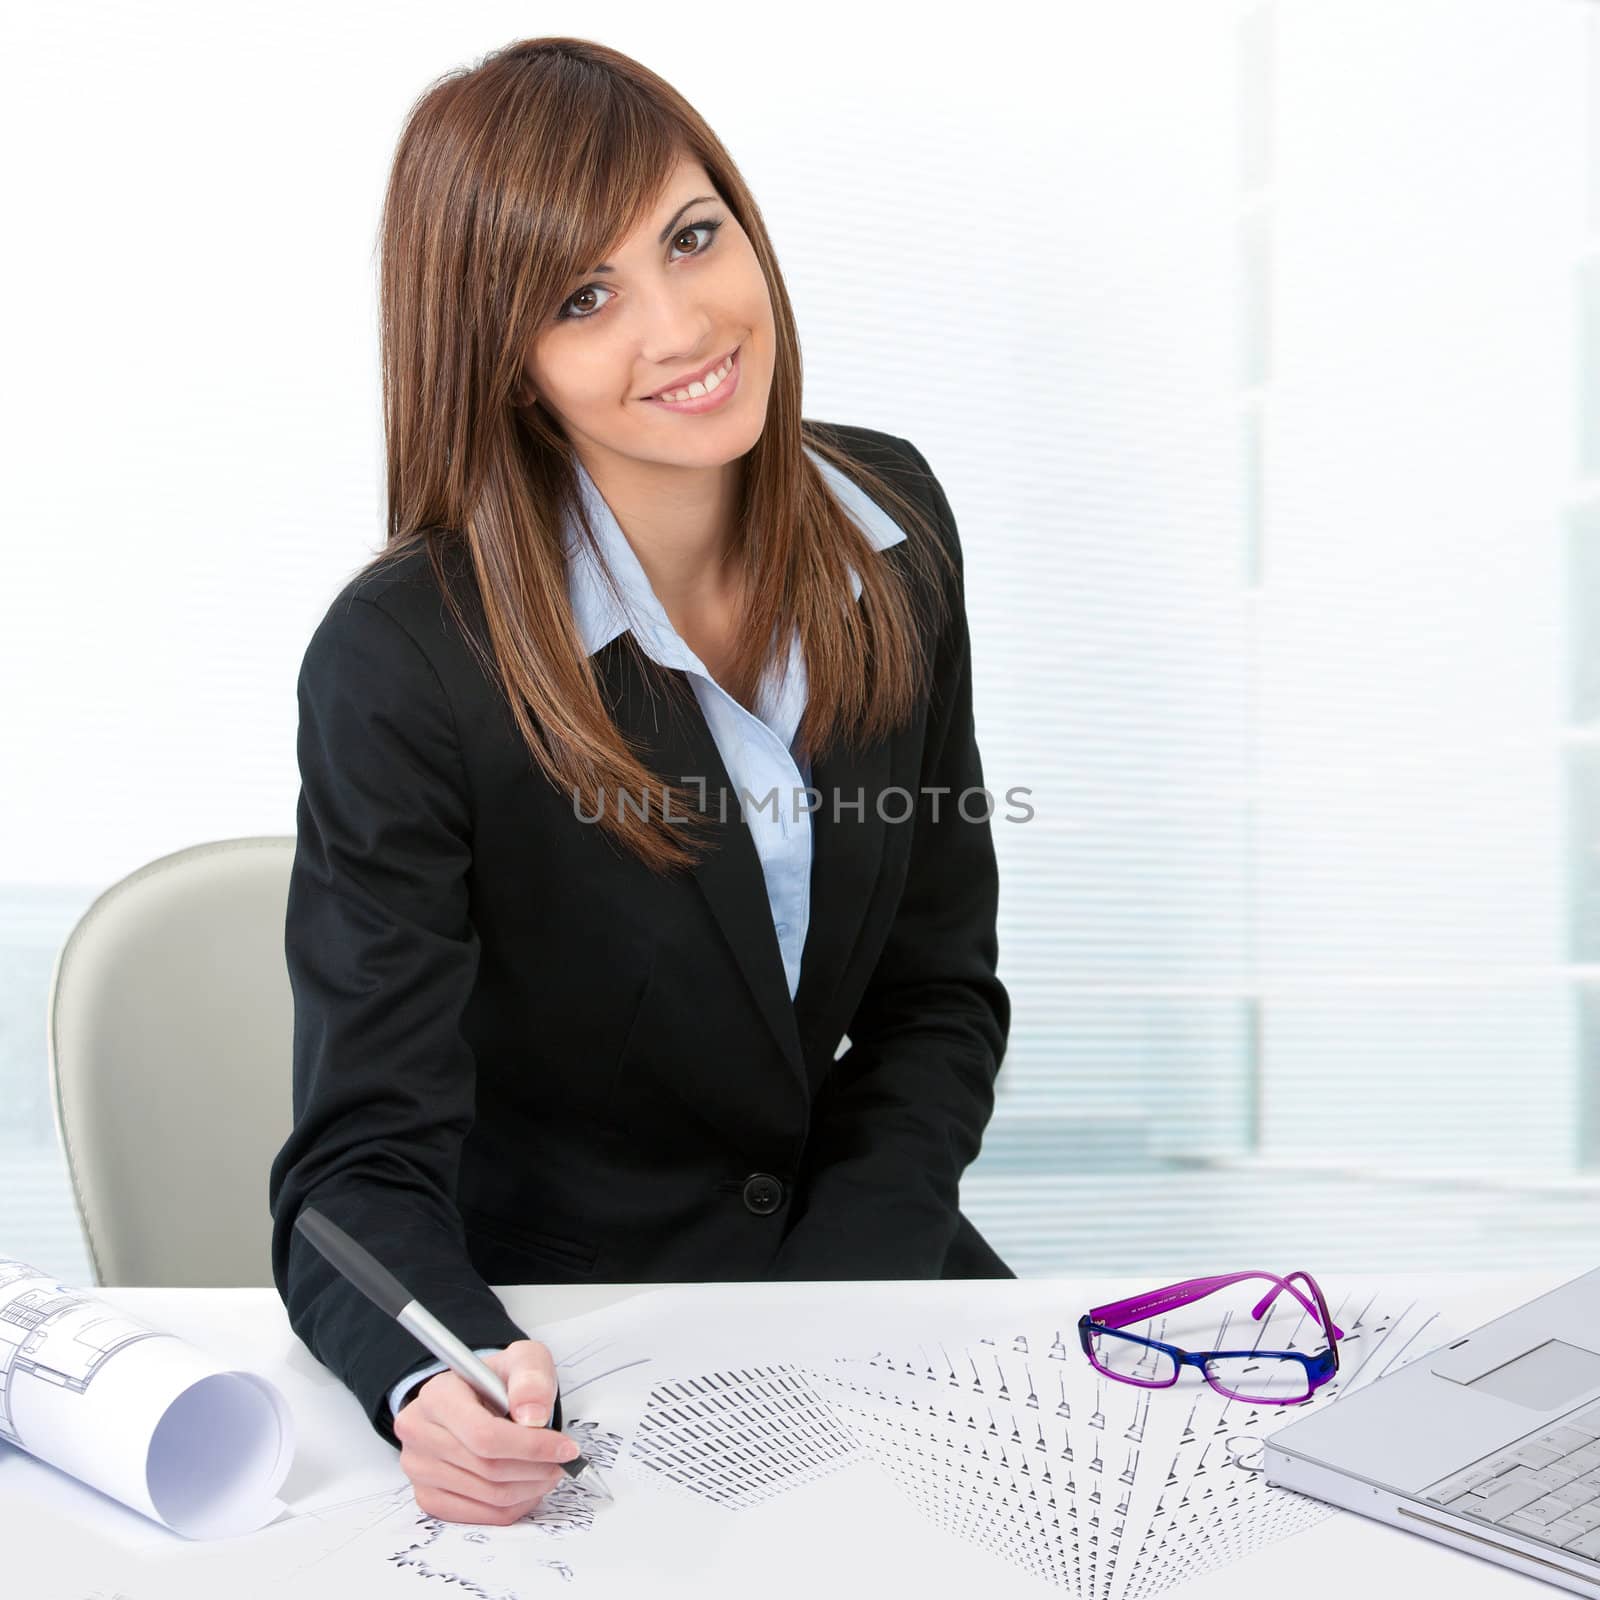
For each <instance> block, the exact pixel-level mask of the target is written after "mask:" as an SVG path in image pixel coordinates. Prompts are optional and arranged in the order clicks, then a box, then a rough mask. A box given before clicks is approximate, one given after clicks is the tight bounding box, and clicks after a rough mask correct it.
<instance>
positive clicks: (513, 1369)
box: [485, 1339, 556, 1428]
mask: <svg viewBox="0 0 1600 1600" xmlns="http://www.w3.org/2000/svg"><path fill="white" fill-rule="evenodd" d="M485 1359H486V1360H487V1361H488V1363H489V1365H490V1366H491V1367H493V1368H494V1370H495V1371H496V1372H498V1373H499V1374H500V1376H501V1377H502V1378H503V1379H504V1380H505V1385H506V1393H507V1395H508V1396H509V1397H510V1401H511V1417H512V1420H513V1421H514V1422H528V1423H532V1424H533V1425H534V1426H535V1427H539V1428H544V1427H548V1426H549V1424H550V1416H551V1412H552V1410H553V1408H554V1406H555V1402H556V1368H555V1362H554V1361H553V1360H552V1359H551V1356H550V1351H549V1349H548V1347H547V1346H545V1345H542V1344H540V1343H539V1341H538V1340H537V1339H518V1340H516V1341H515V1342H514V1343H512V1344H508V1345H507V1346H506V1347H505V1349H504V1350H496V1351H495V1352H494V1353H493V1354H492V1355H490V1356H488V1357H486V1358H485Z"/></svg>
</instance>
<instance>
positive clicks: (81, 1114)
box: [46, 837, 295, 1286]
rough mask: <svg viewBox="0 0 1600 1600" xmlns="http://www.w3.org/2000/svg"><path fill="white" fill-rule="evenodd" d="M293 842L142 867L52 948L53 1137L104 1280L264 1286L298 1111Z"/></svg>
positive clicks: (211, 849)
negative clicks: (271, 1206)
mask: <svg viewBox="0 0 1600 1600" xmlns="http://www.w3.org/2000/svg"><path fill="white" fill-rule="evenodd" d="M294 845H295V841H294V839H293V838H275V837H269V838H253V839H223V840H219V841H217V842H215V843H211V844H199V845H194V846H192V847H191V848H189V849H187V850H179V851H177V852H176V853H175V854H173V855H169V856H162V857H161V858H160V859H159V860H156V861H152V862H150V863H149V864H148V865H147V866H143V867H140V868H139V870H138V871H137V872H133V873H131V874H129V876H127V877H126V878H124V879H122V880H121V882H119V883H116V884H113V885H112V887H111V888H109V889H107V890H106V891H105V893H104V894H102V895H101V896H100V897H99V898H98V899H97V900H96V901H95V902H94V904H93V905H91V906H90V907H89V909H88V910H87V911H86V912H84V914H83V916H82V917H81V918H80V919H79V921H78V923H77V925H76V926H75V927H74V928H73V930H72V932H71V934H70V935H69V936H68V938H67V941H66V943H65V944H64V945H63V946H62V947H61V952H60V954H59V955H58V956H57V957H56V964H55V971H54V973H53V974H52V975H51V979H50V1001H49V1008H48V1014H47V1022H46V1030H47V1034H48V1046H49V1059H50V1093H51V1102H52V1105H53V1106H54V1110H55V1121H56V1135H57V1137H58V1138H59V1139H60V1141H61V1148H62V1151H63V1153H64V1154H65V1156H66V1162H67V1171H68V1173H69V1175H70V1176H71V1179H72V1193H73V1198H74V1200H75V1202H76V1204H77V1208H78V1220H79V1222H80V1224H81V1226H82V1228H83V1237H84V1243H85V1244H86V1245H87V1247H88V1252H89V1261H90V1265H91V1266H92V1267H93V1269H94V1275H95V1282H96V1283H99V1284H116V1285H121V1284H172V1285H191V1286H222V1285H240V1284H251V1285H270V1284H271V1283H272V1268H271V1255H270V1240H271V1235H272V1218H271V1215H270V1213H269V1212H268V1210H267V1172H268V1169H269V1168H270V1166H271V1164H272V1159H273V1157H274V1156H275V1155H276V1154H277V1153H278V1149H279V1147H280V1146H281V1145H282V1144H283V1142H284V1140H285V1139H286V1138H287V1137H288V1134H289V1128H290V1123H291V1121H292V1102H291V1090H290V1082H291V1071H292V1068H291V1062H292V1057H293V1035H294V1001H293V995H292V993H291V991H290V988H289V971H288V967H287V965H286V963H285V960H284V953H283V925H284V913H285V910H286V909H287V906H288V898H289V867H290V863H291V862H292V861H293V859H294Z"/></svg>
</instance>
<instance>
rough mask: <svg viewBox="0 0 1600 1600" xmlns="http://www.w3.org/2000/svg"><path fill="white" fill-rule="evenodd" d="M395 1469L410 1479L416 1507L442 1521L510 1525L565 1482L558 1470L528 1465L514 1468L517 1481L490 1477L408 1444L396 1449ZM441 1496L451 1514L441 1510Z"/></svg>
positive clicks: (557, 1468)
mask: <svg viewBox="0 0 1600 1600" xmlns="http://www.w3.org/2000/svg"><path fill="white" fill-rule="evenodd" d="M400 1465H401V1467H402V1469H403V1470H404V1472H405V1474H406V1476H407V1477H408V1478H410V1479H411V1482H412V1486H413V1488H414V1489H415V1491H416V1497H417V1504H418V1505H419V1506H420V1507H421V1508H422V1509H423V1510H424V1511H426V1512H428V1514H429V1515H430V1516H442V1517H447V1518H449V1519H450V1520H451V1521H452V1522H514V1521H516V1519H517V1518H518V1517H522V1516H526V1515H527V1514H528V1512H529V1511H531V1510H533V1509H534V1508H535V1507H536V1506H537V1505H538V1504H539V1502H540V1501H541V1500H543V1499H544V1497H545V1496H546V1495H547V1494H549V1493H550V1491H551V1490H552V1489H554V1488H556V1487H557V1486H558V1484H560V1483H562V1482H564V1481H565V1479H566V1474H565V1473H564V1472H562V1471H561V1469H560V1468H559V1467H529V1466H522V1467H521V1468H520V1471H521V1473H522V1474H523V1475H522V1476H520V1477H516V1478H507V1479H500V1480H496V1479H490V1478H486V1477H484V1476H482V1475H481V1474H479V1473H477V1472H473V1471H471V1470H470V1469H469V1468H466V1467H463V1466H460V1465H458V1464H456V1463H455V1462H451V1461H444V1460H440V1459H439V1458H437V1457H435V1456H432V1455H429V1454H428V1453H427V1452H426V1450H425V1449H422V1448H419V1447H411V1446H407V1447H406V1448H404V1449H402V1450H401V1452H400ZM446 1498H448V1499H449V1501H450V1502H452V1503H454V1504H455V1505H456V1506H457V1510H450V1511H447V1510H444V1509H442V1507H443V1503H444V1501H445V1499H446ZM425 1500H426V1501H434V1502H437V1503H438V1504H439V1505H440V1507H441V1509H438V1510H434V1509H433V1508H432V1506H431V1505H430V1504H427V1503H425ZM467 1507H470V1508H472V1509H471V1514H470V1515H463V1514H461V1510H462V1508H467Z"/></svg>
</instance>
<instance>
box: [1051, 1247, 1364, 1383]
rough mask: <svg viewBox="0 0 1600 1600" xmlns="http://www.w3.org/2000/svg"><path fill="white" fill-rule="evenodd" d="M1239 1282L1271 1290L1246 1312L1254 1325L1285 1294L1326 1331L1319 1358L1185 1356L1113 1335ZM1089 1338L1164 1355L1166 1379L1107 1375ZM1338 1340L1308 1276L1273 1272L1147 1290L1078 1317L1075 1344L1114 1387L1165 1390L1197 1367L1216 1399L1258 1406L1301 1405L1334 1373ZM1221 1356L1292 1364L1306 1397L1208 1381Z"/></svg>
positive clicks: (1339, 1333)
mask: <svg viewBox="0 0 1600 1600" xmlns="http://www.w3.org/2000/svg"><path fill="white" fill-rule="evenodd" d="M1244 1278H1265V1279H1267V1281H1268V1282H1269V1283H1271V1284H1272V1285H1273V1286H1274V1287H1273V1288H1272V1289H1271V1291H1270V1292H1268V1293H1267V1294H1265V1295H1263V1296H1262V1298H1261V1299H1260V1300H1258V1301H1257V1302H1256V1304H1255V1306H1254V1308H1253V1309H1252V1310H1251V1312H1250V1315H1251V1316H1252V1317H1254V1318H1255V1319H1256V1321H1258V1322H1259V1321H1260V1320H1261V1317H1262V1316H1263V1314H1264V1313H1265V1312H1266V1310H1267V1308H1268V1306H1270V1305H1271V1304H1272V1302H1273V1301H1274V1300H1276V1299H1277V1298H1278V1296H1279V1295H1280V1294H1282V1293H1283V1291H1284V1290H1285V1289H1287V1290H1288V1291H1289V1293H1290V1294H1292V1295H1293V1296H1294V1297H1295V1299H1296V1300H1298V1301H1299V1302H1300V1304H1301V1305H1302V1306H1304V1307H1305V1309H1306V1310H1307V1311H1308V1312H1309V1313H1310V1314H1311V1315H1312V1316H1313V1317H1315V1318H1316V1319H1317V1323H1318V1325H1319V1326H1320V1327H1321V1328H1323V1329H1324V1330H1325V1331H1326V1333H1327V1335H1328V1348H1327V1349H1326V1350H1324V1351H1323V1352H1322V1353H1321V1354H1320V1355H1314V1356H1308V1355H1304V1354H1302V1353H1301V1352H1300V1351H1298V1350H1199V1351H1190V1350H1184V1349H1182V1348H1181V1347H1180V1346H1178V1345H1175V1344H1163V1343H1162V1342H1161V1341H1160V1340H1159V1339H1145V1338H1141V1337H1140V1336H1139V1335H1138V1334H1136V1333H1122V1332H1120V1331H1119V1330H1120V1329H1122V1328H1124V1327H1126V1326H1127V1324H1128V1323H1130V1322H1143V1321H1145V1320H1146V1319H1147V1318H1149V1317H1152V1316H1154V1315H1155V1314H1156V1313H1157V1312H1158V1311H1168V1310H1172V1309H1175V1308H1176V1307H1178V1306H1186V1305H1191V1304H1193V1303H1194V1301H1196V1300H1203V1299H1205V1297H1206V1296H1207V1295H1209V1294H1215V1293H1216V1292H1217V1291H1218V1290H1219V1289H1226V1288H1227V1287H1228V1285H1229V1284H1231V1283H1238V1282H1239V1281H1240V1280H1241V1279H1244ZM1295 1278H1303V1279H1304V1280H1305V1284H1306V1287H1307V1288H1308V1289H1310V1291H1311V1293H1312V1294H1313V1295H1314V1296H1315V1297H1316V1304H1315V1305H1313V1304H1312V1302H1311V1301H1310V1300H1308V1299H1306V1297H1305V1296H1304V1295H1303V1294H1301V1292H1300V1291H1299V1290H1298V1289H1297V1288H1295V1286H1294V1282H1293V1280H1294V1279H1295ZM1094 1333H1099V1334H1110V1335H1111V1336H1112V1337H1114V1338H1117V1339H1127V1340H1129V1341H1130V1342H1131V1343H1133V1344H1142V1345H1146V1346H1148V1347H1149V1348H1150V1349H1152V1350H1162V1351H1165V1352H1166V1354H1168V1355H1170V1356H1171V1357H1172V1360H1173V1367H1172V1376H1171V1377H1170V1378H1162V1379H1160V1380H1157V1381H1152V1380H1151V1379H1148V1378H1130V1377H1129V1376H1128V1375H1127V1374H1126V1373H1124V1372H1112V1371H1111V1370H1110V1368H1109V1367H1103V1366H1101V1365H1100V1363H1099V1362H1098V1361H1096V1360H1095V1358H1094V1349H1093V1343H1092V1340H1091V1339H1090V1335H1091V1334H1094ZM1342 1338H1344V1330H1343V1329H1342V1328H1338V1327H1335V1326H1334V1322H1333V1318H1332V1317H1330V1316H1329V1315H1328V1302H1327V1300H1326V1298H1325V1297H1324V1296H1323V1293H1322V1289H1321V1287H1320V1286H1319V1285H1318V1283H1317V1280H1316V1279H1315V1278H1313V1277H1312V1276H1311V1274H1310V1273H1309V1272H1291V1273H1290V1274H1289V1276H1288V1277H1287V1278H1280V1277H1279V1276H1278V1275H1277V1274H1276V1273H1275V1272H1230V1273H1227V1274H1225V1275H1224V1276H1222V1277H1220V1278H1189V1279H1186V1280H1185V1281H1184V1282H1183V1283H1169V1284H1168V1285H1167V1286H1166V1287H1165V1288H1163V1289H1152V1290H1150V1291H1149V1293H1148V1294H1141V1295H1135V1296H1134V1297H1133V1298H1132V1299H1131V1300H1116V1301H1113V1302H1112V1303H1111V1304H1110V1305H1104V1306H1096V1307H1095V1308H1094V1309H1093V1310H1092V1311H1089V1312H1087V1313H1086V1314H1085V1315H1084V1316H1081V1317H1079V1318H1078V1343H1079V1344H1081V1345H1082V1346H1083V1353H1084V1355H1086V1356H1087V1357H1088V1358H1089V1365H1090V1366H1092V1367H1093V1368H1094V1369H1095V1371H1096V1372H1100V1373H1104V1374H1105V1376H1106V1377H1108V1378H1114V1379H1116V1381H1117V1382H1118V1383H1131V1384H1133V1385H1135V1386H1136V1387H1137V1388H1140V1389H1170V1388H1171V1387H1172V1386H1173V1384H1175V1383H1176V1382H1177V1381H1178V1379H1179V1378H1180V1377H1181V1376H1182V1374H1183V1369H1184V1368H1185V1367H1198V1368H1199V1369H1200V1375H1201V1376H1202V1377H1203V1378H1204V1379H1205V1380H1206V1382H1207V1383H1208V1384H1210V1385H1211V1387H1212V1388H1213V1389H1215V1390H1216V1392H1217V1393H1218V1394H1220V1395H1224V1396H1226V1397H1227V1398H1228V1399H1230V1400H1247V1401H1250V1402H1252V1403H1259V1404H1262V1405H1282V1406H1303V1405H1304V1404H1305V1403H1306V1402H1307V1401H1308V1400H1310V1399H1311V1398H1312V1396H1313V1395H1314V1394H1315V1393H1316V1391H1317V1390H1318V1389H1319V1388H1321V1387H1322V1385H1323V1384H1325V1383H1326V1382H1327V1381H1328V1380H1329V1379H1330V1378H1331V1377H1332V1376H1333V1375H1334V1373H1336V1372H1337V1371H1338V1370H1339V1340H1341V1339H1342ZM1225 1356H1234V1357H1238V1356H1256V1357H1261V1356H1275V1357H1279V1358H1281V1359H1283V1360H1285V1361H1298V1362H1299V1363H1300V1364H1301V1365H1302V1366H1303V1367H1304V1368H1305V1369H1306V1392H1305V1393H1304V1394H1303V1395H1300V1396H1298V1397H1297V1398H1295V1399H1293V1400H1286V1399H1284V1398H1283V1397H1282V1396H1281V1395H1251V1394H1240V1393H1238V1392H1237V1391H1236V1390H1233V1389H1226V1388H1224V1387H1223V1386H1222V1385H1221V1384H1220V1383H1218V1382H1217V1381H1216V1380H1215V1379H1214V1378H1213V1377H1212V1376H1211V1373H1210V1371H1209V1369H1208V1368H1207V1366H1206V1363H1207V1362H1208V1361H1212V1360H1215V1359H1216V1358H1218V1357H1225Z"/></svg>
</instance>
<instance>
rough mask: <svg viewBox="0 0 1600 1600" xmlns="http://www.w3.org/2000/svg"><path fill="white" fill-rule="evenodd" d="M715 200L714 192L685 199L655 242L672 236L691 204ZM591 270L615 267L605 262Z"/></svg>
mask: <svg viewBox="0 0 1600 1600" xmlns="http://www.w3.org/2000/svg"><path fill="white" fill-rule="evenodd" d="M716 200H717V197H716V196H715V195H714V194H697V195H696V196H695V197H694V199H693V200H685V201H684V202H683V204H682V205H681V206H679V207H678V209H677V210H676V211H674V212H673V213H672V220H671V221H670V222H669V223H668V224H667V225H666V227H664V228H663V229H662V230H661V232H660V233H659V234H658V235H657V236H656V243H657V244H665V243H666V242H667V240H668V239H670V238H671V237H672V230H673V229H674V228H675V227H677V225H678V218H679V217H681V216H682V215H683V214H684V212H685V211H687V210H688V209H689V208H690V207H691V206H697V205H700V204H702V203H703V202H706V201H710V202H711V203H712V204H713V205H715V204H716ZM591 270H593V271H595V272H615V271H616V270H617V269H616V268H615V267H613V266H610V265H609V264H607V265H604V266H598V267H594V268H592V269H591Z"/></svg>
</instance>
